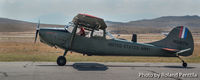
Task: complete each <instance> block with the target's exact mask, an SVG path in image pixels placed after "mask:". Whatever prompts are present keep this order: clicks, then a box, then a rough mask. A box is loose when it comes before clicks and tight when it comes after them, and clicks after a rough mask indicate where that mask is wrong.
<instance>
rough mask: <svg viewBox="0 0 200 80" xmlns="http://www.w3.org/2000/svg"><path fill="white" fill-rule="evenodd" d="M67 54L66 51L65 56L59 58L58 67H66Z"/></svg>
mask: <svg viewBox="0 0 200 80" xmlns="http://www.w3.org/2000/svg"><path fill="white" fill-rule="evenodd" d="M66 54H67V50H65V52H64V54H63V56H59V57H58V58H57V64H58V66H64V65H65V64H66V62H67V60H66V58H65V55H66Z"/></svg>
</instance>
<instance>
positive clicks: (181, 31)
mask: <svg viewBox="0 0 200 80" xmlns="http://www.w3.org/2000/svg"><path fill="white" fill-rule="evenodd" d="M182 33H183V26H181V29H180V31H179V38H181V35H182Z"/></svg>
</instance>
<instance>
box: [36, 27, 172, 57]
mask: <svg viewBox="0 0 200 80" xmlns="http://www.w3.org/2000/svg"><path fill="white" fill-rule="evenodd" d="M39 36H40V41H41V42H43V43H46V44H48V45H50V46H56V47H60V48H62V49H64V50H66V49H67V50H71V51H75V52H79V53H82V54H87V55H101V56H106V55H114V56H164V57H175V56H176V55H175V54H169V53H167V52H166V51H164V50H162V49H161V48H160V47H158V46H154V45H152V44H144V43H136V42H132V41H128V40H120V39H106V38H105V37H99V36H94V37H83V36H80V35H75V37H74V40H73V43H72V46H71V48H69V45H70V39H71V36H72V35H71V33H70V32H68V31H67V30H65V29H55V28H53V29H50V28H46V29H45V28H41V29H40V31H39Z"/></svg>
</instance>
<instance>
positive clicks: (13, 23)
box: [0, 18, 63, 32]
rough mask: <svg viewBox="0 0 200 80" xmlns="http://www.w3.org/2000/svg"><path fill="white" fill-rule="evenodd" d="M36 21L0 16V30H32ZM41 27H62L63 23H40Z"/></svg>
mask: <svg viewBox="0 0 200 80" xmlns="http://www.w3.org/2000/svg"><path fill="white" fill-rule="evenodd" d="M36 26H37V23H31V22H26V21H20V20H12V19H7V18H0V32H26V31H34V30H35V29H36ZM40 26H41V27H63V25H52V24H40Z"/></svg>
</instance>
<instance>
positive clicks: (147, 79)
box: [0, 62, 200, 80]
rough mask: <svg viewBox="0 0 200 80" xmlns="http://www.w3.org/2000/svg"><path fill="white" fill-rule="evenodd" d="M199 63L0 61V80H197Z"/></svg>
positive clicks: (199, 71)
mask: <svg viewBox="0 0 200 80" xmlns="http://www.w3.org/2000/svg"><path fill="white" fill-rule="evenodd" d="M199 76H200V63H188V68H182V67H181V63H119V62H116V63H115V62H114V63H112V62H106V63H101V62H69V63H67V65H66V66H57V64H56V63H55V62H0V80H200V77H199Z"/></svg>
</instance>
